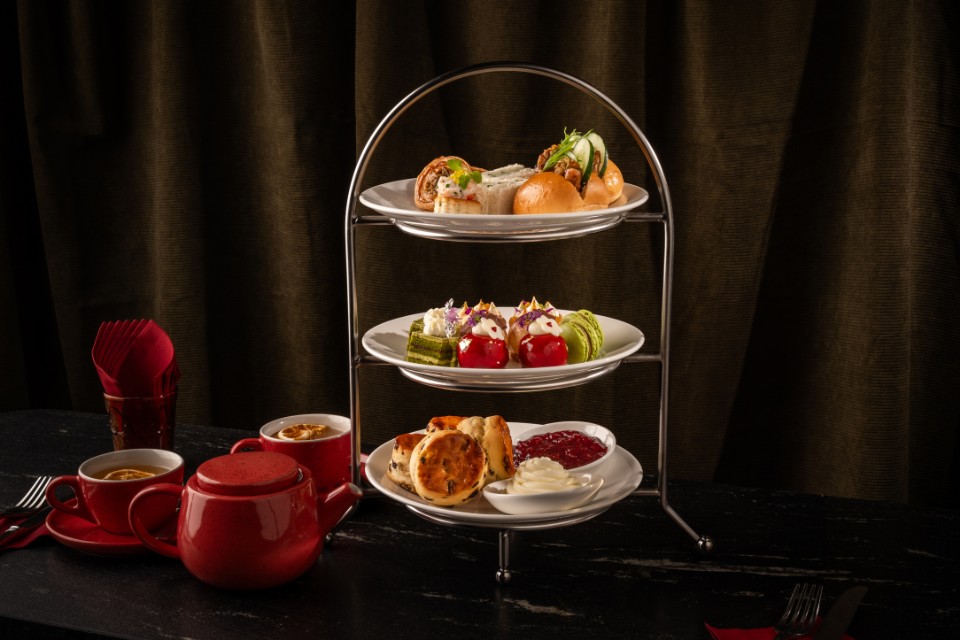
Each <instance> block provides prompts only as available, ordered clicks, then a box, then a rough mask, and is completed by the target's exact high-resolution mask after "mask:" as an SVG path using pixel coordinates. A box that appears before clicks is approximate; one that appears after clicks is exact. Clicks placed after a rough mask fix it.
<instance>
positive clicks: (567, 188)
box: [513, 163, 610, 215]
mask: <svg viewBox="0 0 960 640" xmlns="http://www.w3.org/2000/svg"><path fill="white" fill-rule="evenodd" d="M608 164H609V163H608ZM609 201H610V193H609V192H608V191H607V186H606V184H604V182H603V180H601V179H600V178H599V177H597V176H596V175H592V176H590V179H589V180H588V181H587V185H586V186H585V187H584V188H583V194H582V197H581V194H580V193H577V190H576V188H575V187H574V186H573V185H572V184H570V183H569V182H567V181H566V180H564V179H563V176H561V175H560V174H557V173H553V172H541V173H535V174H534V175H532V176H530V178H528V179H527V180H526V182H524V183H523V184H522V185H520V188H519V189H517V194H516V195H515V196H514V198H513V212H514V213H515V214H521V215H522V214H532V213H572V212H576V211H585V210H591V209H603V208H605V207H606V206H607V203H608V202H609Z"/></svg>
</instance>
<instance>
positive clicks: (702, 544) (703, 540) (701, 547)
mask: <svg viewBox="0 0 960 640" xmlns="http://www.w3.org/2000/svg"><path fill="white" fill-rule="evenodd" d="M697 551H699V552H700V553H702V554H703V555H705V556H706V555H710V554H711V553H713V538H711V537H710V536H700V539H699V540H697Z"/></svg>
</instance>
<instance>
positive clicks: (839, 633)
mask: <svg viewBox="0 0 960 640" xmlns="http://www.w3.org/2000/svg"><path fill="white" fill-rule="evenodd" d="M866 593H867V588H866V587H862V586H861V587H851V588H850V589H847V590H846V591H844V592H843V594H842V595H841V596H840V597H839V598H837V601H836V602H834V603H833V606H832V607H830V611H828V612H827V615H826V616H824V618H823V622H822V623H821V624H820V629H819V630H818V631H817V635H815V636H814V637H813V638H814V640H840V639H841V638H843V634H844V633H846V631H847V627H848V626H850V621H851V620H853V616H854V614H855V613H856V612H857V607H859V606H860V601H861V600H863V596H864V595H865V594H866Z"/></svg>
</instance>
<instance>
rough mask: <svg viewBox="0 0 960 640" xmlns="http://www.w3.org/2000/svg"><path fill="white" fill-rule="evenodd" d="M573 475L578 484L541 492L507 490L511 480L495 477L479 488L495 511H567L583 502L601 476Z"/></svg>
mask: <svg viewBox="0 0 960 640" xmlns="http://www.w3.org/2000/svg"><path fill="white" fill-rule="evenodd" d="M574 477H576V478H578V479H579V480H580V482H581V484H579V485H578V486H574V487H570V488H569V489H563V490H561V491H545V492H543V493H507V487H509V486H510V483H511V482H513V480H512V479H510V480H498V481H497V482H491V483H490V484H488V485H487V486H485V487H484V488H483V496H484V497H485V498H486V499H487V502H489V503H490V504H491V505H493V507H494V508H495V509H496V510H497V511H502V512H503V513H509V514H510V515H514V516H517V515H530V514H535V513H555V512H558V511H568V510H570V509H576V508H577V507H579V506H581V505H583V504H586V503H587V502H588V501H590V500H591V499H592V498H593V496H595V495H597V492H598V491H600V487H602V486H603V477H602V476H598V475H591V474H589V473H583V474H575V475H574Z"/></svg>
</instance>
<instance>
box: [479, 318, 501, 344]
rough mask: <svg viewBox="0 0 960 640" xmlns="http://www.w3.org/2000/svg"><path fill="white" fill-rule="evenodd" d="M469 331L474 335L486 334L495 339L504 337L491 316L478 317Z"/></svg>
mask: <svg viewBox="0 0 960 640" xmlns="http://www.w3.org/2000/svg"><path fill="white" fill-rule="evenodd" d="M470 333H472V334H473V335H475V336H486V337H488V338H494V339H496V340H504V339H506V338H505V335H504V333H503V329H502V328H501V327H500V325H499V324H497V322H496V321H495V320H494V319H493V318H480V321H479V322H477V323H476V324H475V325H473V327H472V328H471V329H470Z"/></svg>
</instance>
